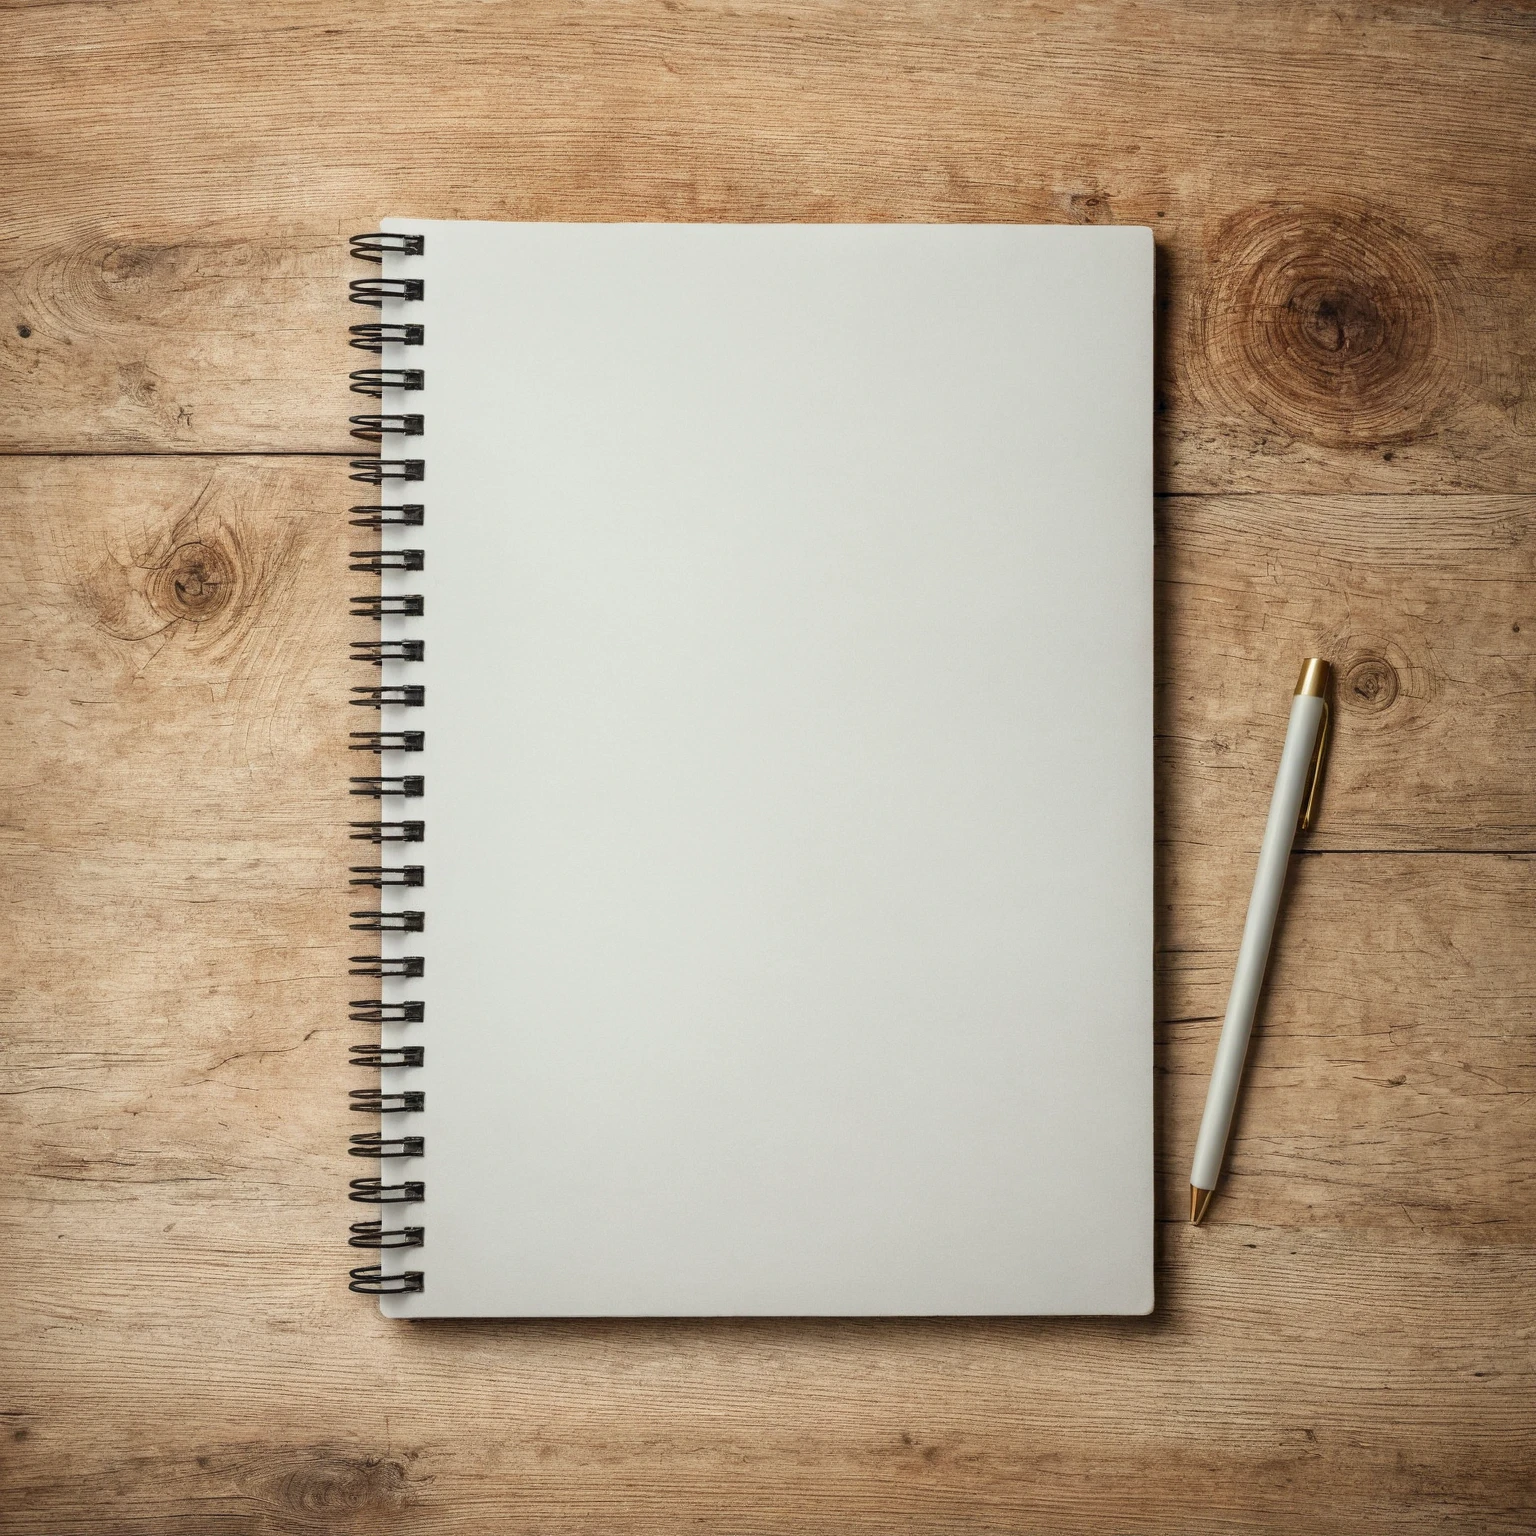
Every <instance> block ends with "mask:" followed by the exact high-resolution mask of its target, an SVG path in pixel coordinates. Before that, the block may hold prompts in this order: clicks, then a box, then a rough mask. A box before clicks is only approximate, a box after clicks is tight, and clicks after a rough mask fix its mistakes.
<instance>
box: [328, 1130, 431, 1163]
mask: <svg viewBox="0 0 1536 1536" xmlns="http://www.w3.org/2000/svg"><path fill="white" fill-rule="evenodd" d="M347 1140H348V1141H349V1142H350V1143H351V1145H350V1146H349V1147H348V1148H347V1155H348V1156H349V1157H371V1158H373V1159H374V1160H375V1161H381V1160H382V1159H384V1158H387V1157H420V1156H421V1154H422V1153H423V1152H425V1151H426V1149H427V1144H426V1140H425V1138H424V1137H421V1136H386V1135H384V1133H383V1132H382V1131H361V1132H359V1133H358V1134H357V1135H356V1136H349V1137H347Z"/></svg>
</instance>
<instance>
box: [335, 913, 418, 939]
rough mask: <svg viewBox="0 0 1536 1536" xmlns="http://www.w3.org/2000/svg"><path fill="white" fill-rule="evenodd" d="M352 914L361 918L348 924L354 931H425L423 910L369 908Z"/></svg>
mask: <svg viewBox="0 0 1536 1536" xmlns="http://www.w3.org/2000/svg"><path fill="white" fill-rule="evenodd" d="M352 916H353V917H356V918H360V919H361V921H360V922H356V923H351V924H349V925H348V926H349V927H351V928H352V929H353V931H354V932H356V933H425V932H426V930H427V914H426V913H425V912H378V911H374V910H372V909H369V910H368V911H365V912H354V913H352Z"/></svg>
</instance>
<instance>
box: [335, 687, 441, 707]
mask: <svg viewBox="0 0 1536 1536" xmlns="http://www.w3.org/2000/svg"><path fill="white" fill-rule="evenodd" d="M352 692H353V693H354V694H355V695H356V697H355V698H354V699H353V700H352V703H354V704H356V705H358V706H360V707H361V708H363V709H383V707H384V706H385V705H386V704H399V705H400V706H401V707H402V708H404V709H420V708H421V706H422V705H423V704H425V703H426V702H427V690H426V688H425V687H423V686H422V684H420V683H390V684H389V685H388V686H386V687H383V688H354V689H353V690H352Z"/></svg>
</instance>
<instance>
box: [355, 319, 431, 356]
mask: <svg viewBox="0 0 1536 1536" xmlns="http://www.w3.org/2000/svg"><path fill="white" fill-rule="evenodd" d="M347 330H348V332H349V334H350V337H351V339H350V341H348V343H347V345H348V346H352V347H356V348H357V350H358V351H359V352H382V351H383V350H384V343H385V342H393V343H394V344H395V346H397V347H420V346H424V345H425V344H426V340H427V328H426V327H425V326H424V325H378V324H369V325H352V326H348V327H347Z"/></svg>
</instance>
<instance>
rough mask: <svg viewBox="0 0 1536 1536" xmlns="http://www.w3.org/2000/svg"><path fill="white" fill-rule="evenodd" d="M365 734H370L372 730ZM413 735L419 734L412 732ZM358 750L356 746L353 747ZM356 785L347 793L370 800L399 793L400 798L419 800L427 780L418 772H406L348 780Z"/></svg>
mask: <svg viewBox="0 0 1536 1536" xmlns="http://www.w3.org/2000/svg"><path fill="white" fill-rule="evenodd" d="M365 734H368V735H372V734H373V733H372V732H367V733H365ZM412 734H413V735H415V734H420V733H419V732H413V733H412ZM353 750H354V751H355V750H358V749H356V748H354V749H353ZM349 782H350V783H351V784H353V785H355V786H357V787H356V788H353V789H349V790H348V791H347V793H348V794H349V795H366V796H367V797H368V798H369V799H370V800H382V799H384V798H385V796H386V795H399V796H400V798H401V799H402V800H419V799H421V797H422V796H423V795H424V794H426V792H427V781H426V779H425V778H423V777H422V776H421V775H420V774H417V773H407V774H402V775H400V776H398V777H394V776H389V777H385V778H373V777H369V778H358V779H352V780H350V781H349Z"/></svg>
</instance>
